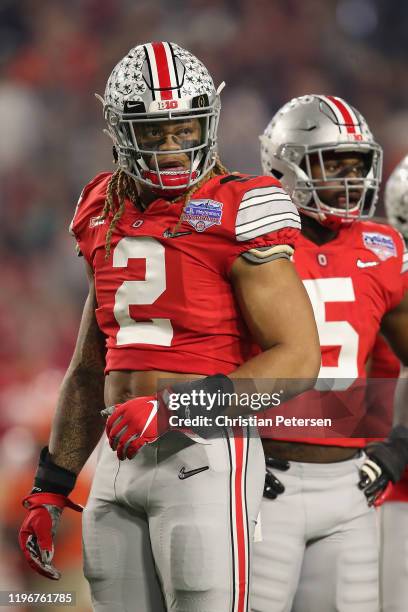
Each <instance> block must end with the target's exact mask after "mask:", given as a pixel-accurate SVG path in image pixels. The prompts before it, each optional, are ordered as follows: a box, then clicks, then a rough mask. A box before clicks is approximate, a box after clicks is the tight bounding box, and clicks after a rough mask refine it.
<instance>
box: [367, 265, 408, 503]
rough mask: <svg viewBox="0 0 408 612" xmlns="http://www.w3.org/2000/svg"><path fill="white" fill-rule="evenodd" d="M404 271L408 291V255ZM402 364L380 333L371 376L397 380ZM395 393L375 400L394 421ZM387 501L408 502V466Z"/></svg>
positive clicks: (389, 393) (388, 393) (388, 390)
mask: <svg viewBox="0 0 408 612" xmlns="http://www.w3.org/2000/svg"><path fill="white" fill-rule="evenodd" d="M403 266H404V268H403V270H404V273H403V275H402V278H403V285H404V289H405V291H408V256H407V254H405V255H404V264H403ZM400 369H401V364H400V361H399V359H398V357H396V355H394V353H393V352H392V350H391V348H390V346H389V344H388V343H387V341H386V340H385V338H383V336H381V335H380V334H379V335H378V336H377V338H376V341H375V344H374V348H373V352H372V357H371V368H370V376H371V377H373V378H390V379H393V380H395V383H396V379H397V378H398V376H399V373H400ZM393 399H394V398H393V393H392V392H390V389H387V392H386V393H384V394H383V395H382V394H380V395H378V394H376V397H375V398H374V401H375V402H376V404H377V403H379V404H380V408H381V409H382V410H385V411H388V413H389V417H390V421H392V411H393ZM386 501H404V502H408V467H407V468H406V469H405V472H404V475H403V477H402V478H401V480H400V481H399V482H397V484H395V485H393V487H392V489H391V492H390V494H389V496H388V497H387V499H386Z"/></svg>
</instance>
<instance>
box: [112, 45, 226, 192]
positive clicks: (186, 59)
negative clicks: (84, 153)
mask: <svg viewBox="0 0 408 612" xmlns="http://www.w3.org/2000/svg"><path fill="white" fill-rule="evenodd" d="M223 85H224V84H222V85H221V86H220V87H219V88H218V90H215V88H214V83H213V80H212V78H211V75H210V74H209V72H208V70H207V69H206V67H205V66H204V65H203V64H202V63H201V62H200V61H199V60H198V59H197V58H196V57H195V56H194V55H192V54H191V53H190V52H189V51H186V50H185V49H182V48H181V47H179V46H178V45H176V44H174V43H169V42H152V43H147V44H144V45H138V46H137V47H134V48H133V49H131V50H130V51H129V53H128V54H127V55H126V56H125V57H124V58H123V59H122V60H121V61H120V62H119V63H118V64H117V65H116V66H115V68H114V69H113V71H112V74H111V75H110V77H109V79H108V82H107V85H106V89H105V94H104V98H103V100H102V102H103V108H104V116H105V119H106V122H107V124H108V132H109V135H110V136H111V138H112V140H113V143H114V148H115V155H116V156H117V160H118V164H119V166H120V167H121V168H122V169H123V170H124V171H125V172H126V173H127V174H129V175H130V176H132V177H133V178H135V179H136V180H137V181H139V182H140V183H143V184H144V185H147V186H149V187H151V188H153V189H154V190H155V191H157V192H162V193H168V194H174V195H177V193H182V192H183V191H185V190H187V189H189V187H191V186H192V185H194V184H195V183H197V182H198V181H199V180H201V179H202V178H203V176H205V175H206V174H207V173H208V172H209V171H210V170H211V168H212V167H213V166H214V164H215V161H216V146H217V127H218V119H219V113H220V107H221V105H220V96H219V94H220V91H221V89H222V87H223ZM191 119H198V120H199V121H200V125H201V139H200V141H197V140H195V141H192V142H188V141H186V142H184V143H182V144H184V145H185V146H184V147H181V148H180V150H179V151H177V153H185V154H187V155H188V156H189V157H190V162H191V163H190V169H189V171H188V170H185V169H184V170H183V169H182V168H181V169H176V170H175V171H174V170H172V169H169V170H166V169H165V168H163V169H160V163H159V158H160V155H166V154H167V155H168V154H169V152H168V151H163V150H158V148H159V147H158V148H150V149H143V147H142V146H141V143H139V142H138V138H137V135H136V132H137V126H138V124H141V123H149V124H151V123H157V126H158V127H159V126H160V124H162V122H165V121H177V120H179V121H183V120H184V121H186V120H191ZM135 127H136V130H135ZM159 144H160V143H159ZM174 152H175V151H174V150H173V151H171V153H174ZM152 159H153V163H151V162H152Z"/></svg>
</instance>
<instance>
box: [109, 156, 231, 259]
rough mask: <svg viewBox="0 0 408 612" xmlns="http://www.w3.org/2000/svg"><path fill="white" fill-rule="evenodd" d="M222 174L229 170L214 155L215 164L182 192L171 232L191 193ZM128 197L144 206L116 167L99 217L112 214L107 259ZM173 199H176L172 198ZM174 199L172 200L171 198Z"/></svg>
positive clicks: (131, 182)
mask: <svg viewBox="0 0 408 612" xmlns="http://www.w3.org/2000/svg"><path fill="white" fill-rule="evenodd" d="M222 174H230V172H229V170H228V169H227V168H226V167H225V166H224V165H223V164H222V163H221V161H220V158H219V157H218V155H217V157H216V161H215V165H214V167H213V168H212V169H211V170H210V172H209V173H208V174H206V175H205V176H203V178H202V179H201V180H200V181H198V183H197V184H196V185H193V187H191V188H190V189H189V190H188V191H187V192H186V193H185V194H184V206H183V210H182V211H181V215H180V218H179V220H178V221H177V223H176V225H175V226H174V228H173V230H172V231H173V232H176V231H177V230H178V228H179V227H180V225H181V223H182V221H183V213H184V210H185V208H186V206H188V203H189V202H190V200H191V197H192V196H193V194H194V193H195V192H196V191H198V189H200V187H202V185H203V184H204V183H205V182H206V181H208V180H209V179H211V178H213V177H214V176H220V175H222ZM126 199H129V200H131V201H132V202H133V204H135V205H138V206H140V208H142V209H143V208H144V207H143V205H142V203H141V201H140V197H139V194H138V191H137V187H136V181H135V179H133V178H132V177H131V176H129V175H128V174H126V172H125V171H124V170H122V169H121V168H118V169H117V170H116V172H114V173H113V174H112V176H111V178H110V181H109V184H108V189H107V191H106V198H105V205H104V208H103V211H102V215H101V219H106V218H107V217H108V216H112V219H111V221H110V224H109V228H108V231H107V232H106V239H105V259H109V257H110V253H111V240H112V234H113V231H114V229H115V227H116V225H117V223H118V221H119V219H120V218H121V216H122V215H123V212H124V210H125V201H126ZM174 199H178V196H177V198H174ZM173 201H174V200H173Z"/></svg>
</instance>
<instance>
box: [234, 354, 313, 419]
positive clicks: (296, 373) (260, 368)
mask: <svg viewBox="0 0 408 612" xmlns="http://www.w3.org/2000/svg"><path fill="white" fill-rule="evenodd" d="M319 368H320V351H319V350H315V347H314V346H312V347H311V349H310V350H309V351H306V350H302V349H301V348H299V346H298V347H296V348H294V347H292V346H289V345H284V344H282V345H276V346H274V347H272V348H270V349H268V350H266V351H264V352H263V353H261V354H259V355H257V356H256V357H253V358H252V359H249V360H248V361H246V362H245V363H244V364H242V365H241V366H240V367H239V368H237V369H236V370H235V371H234V372H232V373H231V374H230V375H229V377H230V378H232V379H233V382H234V388H235V390H236V392H237V393H238V394H239V393H248V392H251V391H252V392H255V393H267V394H269V395H271V394H273V393H281V395H282V398H284V399H285V400H288V399H290V398H291V397H294V396H296V395H299V393H303V392H304V391H307V390H308V389H311V388H312V387H313V386H314V384H315V382H316V379H317V376H318V373H319ZM282 391H283V393H282ZM237 410H238V409H237V408H236V407H234V409H233V410H232V411H233V412H234V414H237Z"/></svg>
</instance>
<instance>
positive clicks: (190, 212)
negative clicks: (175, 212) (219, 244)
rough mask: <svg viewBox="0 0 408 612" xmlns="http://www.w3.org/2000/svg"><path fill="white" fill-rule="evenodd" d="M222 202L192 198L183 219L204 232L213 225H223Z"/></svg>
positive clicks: (198, 230)
mask: <svg viewBox="0 0 408 612" xmlns="http://www.w3.org/2000/svg"><path fill="white" fill-rule="evenodd" d="M221 217H222V204H221V202H216V201H215V200H190V202H189V203H188V206H186V208H185V210H184V212H183V216H182V220H183V221H187V223H189V224H190V225H192V226H193V227H194V229H195V230H196V231H197V232H203V231H204V230H206V229H208V228H209V227H211V226H212V225H221Z"/></svg>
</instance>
